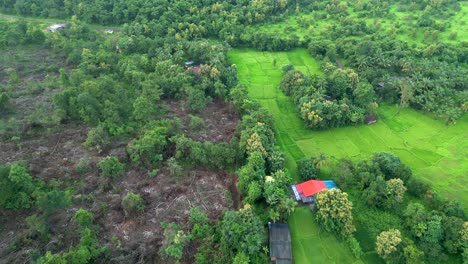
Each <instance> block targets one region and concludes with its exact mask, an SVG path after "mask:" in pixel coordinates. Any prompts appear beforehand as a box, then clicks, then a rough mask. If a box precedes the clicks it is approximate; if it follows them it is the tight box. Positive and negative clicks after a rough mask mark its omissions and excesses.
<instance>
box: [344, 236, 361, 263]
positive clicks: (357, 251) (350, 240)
mask: <svg viewBox="0 0 468 264" xmlns="http://www.w3.org/2000/svg"><path fill="white" fill-rule="evenodd" d="M346 244H348V247H349V249H351V252H353V255H354V256H355V257H356V258H360V257H361V256H362V254H363V252H362V249H361V245H360V244H359V242H358V241H357V239H356V238H355V237H354V236H349V237H347V238H346Z"/></svg>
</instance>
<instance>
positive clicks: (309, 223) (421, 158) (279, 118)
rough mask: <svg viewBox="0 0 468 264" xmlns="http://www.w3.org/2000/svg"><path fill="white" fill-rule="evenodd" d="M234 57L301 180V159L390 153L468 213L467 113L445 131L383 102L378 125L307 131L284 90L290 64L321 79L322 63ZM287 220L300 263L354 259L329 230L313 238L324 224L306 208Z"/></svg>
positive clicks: (289, 55)
mask: <svg viewBox="0 0 468 264" xmlns="http://www.w3.org/2000/svg"><path fill="white" fill-rule="evenodd" d="M229 57H230V59H231V60H232V62H234V63H235V64H236V65H237V67H238V75H239V80H240V82H241V83H243V84H245V85H246V86H247V87H248V91H249V95H250V97H251V98H253V99H255V100H258V102H260V104H261V105H262V106H263V107H265V108H266V109H268V110H269V111H270V112H271V113H272V114H273V115H274V118H275V129H276V133H277V140H278V145H280V147H281V148H282V149H283V151H285V152H286V155H287V167H288V169H289V170H290V171H291V172H292V174H293V176H294V177H295V178H296V179H297V174H296V172H295V171H296V165H295V161H296V160H298V159H301V158H303V157H310V156H316V155H318V154H319V153H324V154H326V155H327V156H329V157H330V158H331V159H332V160H335V161H336V160H338V159H340V158H351V159H355V160H357V159H365V158H368V157H370V156H371V155H372V153H374V152H378V151H387V152H392V153H395V154H397V155H398V156H400V157H401V159H402V161H403V162H405V163H406V164H408V165H409V166H410V167H411V168H412V169H413V172H414V173H415V175H416V177H419V178H422V179H425V180H427V181H429V182H431V183H432V185H433V188H434V189H435V190H436V191H438V192H440V193H441V194H443V195H444V196H446V197H450V198H455V199H457V200H459V201H460V202H461V203H462V204H463V205H464V206H465V209H468V208H467V205H468V179H466V172H467V171H468V140H467V137H468V134H467V132H466V131H468V118H467V117H466V116H465V117H464V118H463V119H461V120H459V121H458V123H457V124H456V125H451V126H445V125H444V123H443V122H441V121H438V120H434V119H433V118H431V117H429V116H426V115H424V114H422V113H420V112H417V111H415V110H412V109H403V110H402V111H401V113H400V114H399V115H395V114H396V112H397V108H396V107H395V106H391V105H383V106H381V107H380V108H379V110H378V116H379V118H380V120H379V122H378V123H377V124H374V125H371V126H367V125H361V126H355V127H345V128H336V129H329V130H326V131H312V130H310V129H306V128H305V127H304V124H303V121H302V120H301V119H300V118H299V116H298V114H297V112H296V109H295V106H294V104H293V102H292V100H291V98H289V97H287V96H286V95H284V93H283V92H282V91H281V90H280V88H279V83H280V81H281V76H282V72H281V67H282V66H284V65H287V64H293V65H295V68H296V69H299V70H301V71H303V72H305V73H311V74H321V72H320V68H319V65H318V63H317V61H316V60H314V59H313V58H312V57H311V56H310V55H309V54H308V53H307V51H306V50H304V49H296V50H293V51H291V52H275V53H273V52H259V51H254V50H249V49H234V50H232V51H230V53H229ZM275 61H276V63H274V62H275ZM289 223H290V227H291V232H292V238H293V253H294V258H295V260H296V261H297V263H312V262H313V263H330V261H331V260H337V259H343V260H344V259H345V258H346V261H344V262H348V263H349V262H350V260H351V259H354V258H353V257H352V256H351V253H350V252H349V250H348V249H347V248H346V246H345V245H344V244H342V243H339V242H338V241H336V239H332V238H331V237H328V236H327V235H326V234H323V233H322V234H321V235H320V236H317V235H314V234H316V233H314V231H313V230H318V227H317V225H316V223H315V222H314V220H313V215H312V214H311V213H310V211H309V210H308V208H298V210H297V211H296V212H295V213H294V214H293V215H292V216H291V217H290V219H289ZM316 247H320V251H317V249H316ZM317 252H320V254H319V253H317ZM369 257H372V256H369ZM369 261H370V260H369ZM336 262H337V263H342V261H336ZM370 262H372V261H370Z"/></svg>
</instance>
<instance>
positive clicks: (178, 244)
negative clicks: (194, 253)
mask: <svg viewBox="0 0 468 264" xmlns="http://www.w3.org/2000/svg"><path fill="white" fill-rule="evenodd" d="M161 226H162V228H163V230H164V240H163V244H162V246H161V253H162V256H163V257H166V258H167V257H170V258H173V259H175V260H176V262H177V263H179V261H180V260H181V259H182V256H183V253H184V247H185V245H186V244H187V243H188V242H189V241H190V237H188V236H187V235H186V234H185V233H184V231H183V230H182V229H181V227H180V225H178V224H176V223H166V222H162V223H161Z"/></svg>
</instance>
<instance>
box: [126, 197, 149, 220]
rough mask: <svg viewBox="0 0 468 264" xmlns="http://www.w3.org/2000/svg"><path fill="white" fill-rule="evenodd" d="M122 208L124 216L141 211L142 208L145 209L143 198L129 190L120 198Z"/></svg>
mask: <svg viewBox="0 0 468 264" xmlns="http://www.w3.org/2000/svg"><path fill="white" fill-rule="evenodd" d="M122 208H123V210H124V213H125V216H132V215H136V214H138V213H141V212H143V210H145V205H144V204H143V199H142V198H141V196H140V195H139V194H134V193H132V192H129V193H127V195H125V197H124V198H123V199H122Z"/></svg>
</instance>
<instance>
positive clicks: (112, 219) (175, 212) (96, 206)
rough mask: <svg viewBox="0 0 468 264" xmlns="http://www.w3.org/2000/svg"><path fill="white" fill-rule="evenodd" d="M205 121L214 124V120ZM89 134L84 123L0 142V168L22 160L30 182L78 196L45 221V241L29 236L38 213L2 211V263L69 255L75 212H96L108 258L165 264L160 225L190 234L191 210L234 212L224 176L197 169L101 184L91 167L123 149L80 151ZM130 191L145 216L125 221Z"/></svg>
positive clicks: (131, 174) (134, 173) (130, 174)
mask: <svg viewBox="0 0 468 264" xmlns="http://www.w3.org/2000/svg"><path fill="white" fill-rule="evenodd" d="M212 109H214V108H212ZM213 112H217V111H213ZM220 112H221V113H222V111H219V112H218V115H219V113H220ZM215 115H216V114H213V115H212V116H215ZM208 122H209V123H210V124H215V123H216V122H217V120H216V121H208ZM232 126H233V127H234V125H233V124H232ZM232 129H234V128H232ZM88 131H89V129H88V128H86V127H84V126H82V125H76V124H65V125H63V127H62V128H60V129H59V130H55V131H46V130H44V131H42V132H41V133H36V134H39V135H38V136H32V135H30V136H28V137H24V138H22V140H21V143H13V142H9V141H3V142H2V141H0V150H1V151H0V164H5V163H12V162H17V161H19V160H25V161H26V162H27V164H28V166H29V168H30V172H31V175H33V177H35V178H40V179H43V180H45V181H46V182H49V181H50V180H51V179H59V180H60V181H62V182H64V185H65V186H70V185H73V186H75V187H74V188H75V190H76V192H75V196H74V198H73V205H72V208H67V209H65V210H60V211H59V212H57V213H56V214H55V215H53V216H52V217H51V218H50V219H49V221H48V224H49V226H50V227H51V230H50V233H51V237H50V239H49V240H47V241H42V242H41V241H39V240H37V239H31V238H30V237H29V234H28V230H27V225H26V222H25V218H26V217H28V216H30V215H32V214H34V213H37V212H35V210H23V211H7V210H0V263H3V262H6V263H25V262H28V261H29V258H30V254H31V252H33V251H37V253H38V254H44V253H45V251H47V250H50V251H52V252H54V253H56V252H66V251H68V249H69V248H70V246H71V245H75V246H76V245H77V244H78V243H79V232H78V228H77V227H76V223H75V222H74V221H73V220H72V218H73V215H74V213H75V212H76V210H78V209H79V208H80V207H81V208H85V209H88V210H90V211H92V212H93V213H94V215H95V224H97V225H98V227H99V235H98V238H99V240H100V243H101V245H107V246H110V247H111V250H112V252H113V253H112V254H113V255H111V256H110V258H114V257H119V261H120V262H119V263H121V262H124V263H137V262H140V263H148V262H150V263H167V260H162V259H160V257H159V256H160V254H159V248H160V246H161V244H162V239H163V235H162V234H163V232H162V229H161V225H160V223H161V222H163V221H164V222H176V223H179V224H181V225H182V227H183V228H184V229H185V230H187V228H188V226H187V221H188V217H189V212H190V208H192V207H198V208H200V209H201V210H202V211H204V212H206V213H207V214H208V215H209V216H210V218H211V219H213V220H214V219H219V217H220V216H221V214H222V212H223V211H226V210H229V209H233V208H234V201H233V200H235V201H236V202H235V203H236V206H238V203H239V201H238V197H237V196H238V195H235V196H236V197H232V196H234V195H231V192H230V190H232V185H233V183H235V182H233V180H232V176H230V175H229V173H228V172H225V171H211V170H208V169H205V168H194V169H190V170H186V171H184V173H183V175H182V176H181V177H173V176H170V175H169V173H168V171H167V169H166V168H165V167H162V168H161V172H160V173H159V174H158V175H156V176H155V177H150V176H149V175H148V172H147V171H146V170H141V169H138V168H137V169H130V170H128V171H127V173H126V175H125V176H123V177H122V178H120V179H115V180H110V179H107V178H103V177H101V176H100V175H99V171H98V169H97V168H96V163H97V162H98V161H99V160H100V159H102V158H103V157H105V156H106V155H109V154H112V155H116V156H119V157H120V158H121V160H124V159H125V158H126V154H125V143H120V144H119V143H115V144H114V146H111V147H110V148H109V149H107V151H105V152H104V153H101V154H98V153H95V152H91V151H88V150H87V149H85V148H84V147H83V146H82V142H84V140H85V138H86V134H87V132H88ZM223 139H226V140H227V137H224V138H223ZM80 160H87V161H88V162H89V171H88V172H87V173H86V174H84V175H80V174H78V172H77V170H76V167H77V165H78V163H79V162H80ZM130 191H131V192H134V193H138V194H140V195H141V196H142V198H143V199H144V202H145V211H144V213H143V214H141V215H138V216H136V217H131V218H126V217H125V215H124V213H123V210H122V208H121V200H122V198H123V196H125V195H126V194H127V192H130ZM113 237H114V239H113ZM116 239H117V240H116ZM12 245H16V249H15V248H12ZM191 248H192V247H191ZM192 250H196V248H195V249H192ZM191 254H193V252H186V256H185V257H184V263H191V262H192V261H193V258H191V257H190V256H189V255H191ZM192 257H193V256H192Z"/></svg>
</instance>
